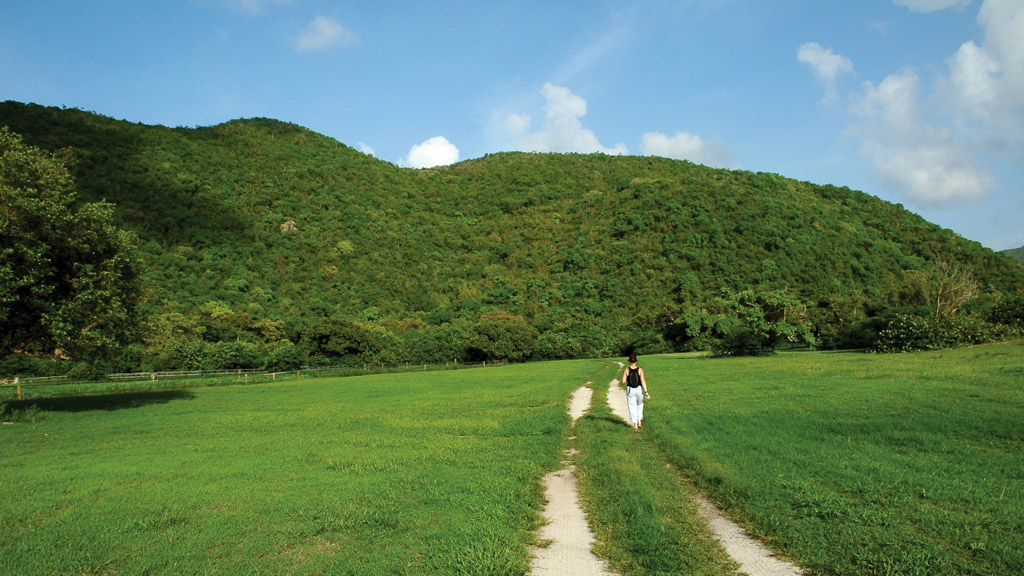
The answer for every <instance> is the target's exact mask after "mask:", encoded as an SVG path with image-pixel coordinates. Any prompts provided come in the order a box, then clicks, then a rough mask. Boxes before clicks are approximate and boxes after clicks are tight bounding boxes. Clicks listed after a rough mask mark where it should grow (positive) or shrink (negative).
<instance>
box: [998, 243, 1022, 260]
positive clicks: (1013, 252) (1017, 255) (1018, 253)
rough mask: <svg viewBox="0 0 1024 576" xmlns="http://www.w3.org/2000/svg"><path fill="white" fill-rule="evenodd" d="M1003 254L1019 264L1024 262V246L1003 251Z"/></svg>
mask: <svg viewBox="0 0 1024 576" xmlns="http://www.w3.org/2000/svg"><path fill="white" fill-rule="evenodd" d="M1003 254H1006V255H1007V256H1009V257H1010V258H1013V259H1014V260H1016V261H1018V262H1024V246H1021V247H1020V248H1010V249H1009V250H1003Z"/></svg>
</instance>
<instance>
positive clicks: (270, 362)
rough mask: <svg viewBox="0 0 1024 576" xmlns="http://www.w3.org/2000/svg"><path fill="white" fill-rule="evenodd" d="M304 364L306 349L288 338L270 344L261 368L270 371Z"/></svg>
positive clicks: (290, 368)
mask: <svg viewBox="0 0 1024 576" xmlns="http://www.w3.org/2000/svg"><path fill="white" fill-rule="evenodd" d="M305 364H306V351H305V350H304V349H303V348H302V346H299V345H297V344H292V343H291V341H289V340H282V341H280V342H278V343H276V344H272V345H271V348H270V350H269V351H268V352H267V355H266V358H265V359H264V363H263V369H264V370H270V371H272V372H281V371H285V370H296V369H298V368H301V367H302V366H304V365H305Z"/></svg>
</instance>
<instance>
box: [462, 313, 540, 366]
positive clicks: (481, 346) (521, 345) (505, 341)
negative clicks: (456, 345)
mask: <svg viewBox="0 0 1024 576" xmlns="http://www.w3.org/2000/svg"><path fill="white" fill-rule="evenodd" d="M539 339H540V333H539V332H538V331H537V329H536V328H534V327H533V326H531V325H529V324H527V323H526V320H524V319H523V318H522V317H519V316H512V315H511V314H508V313H506V312H491V313H488V314H484V315H483V316H482V317H481V318H480V320H479V321H478V322H477V323H476V324H474V325H473V326H472V327H471V328H470V330H469V335H468V336H467V337H466V354H467V356H468V357H469V359H470V360H474V361H478V360H511V361H513V362H522V361H524V360H530V359H532V358H533V357H535V356H536V355H537V353H538V352H539V351H540V345H539Z"/></svg>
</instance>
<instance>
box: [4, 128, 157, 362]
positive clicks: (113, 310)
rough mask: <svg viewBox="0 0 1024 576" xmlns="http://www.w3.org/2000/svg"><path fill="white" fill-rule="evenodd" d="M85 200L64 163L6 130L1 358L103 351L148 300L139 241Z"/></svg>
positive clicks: (107, 208)
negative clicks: (141, 301) (77, 194)
mask: <svg viewBox="0 0 1024 576" xmlns="http://www.w3.org/2000/svg"><path fill="white" fill-rule="evenodd" d="M112 211H113V207H112V206H111V205H109V204H102V203H89V204H79V203H78V202H76V197H75V193H74V189H73V185H72V179H71V176H70V175H69V174H68V171H67V170H66V169H65V167H64V165H63V164H62V163H61V162H60V161H59V160H57V159H55V158H52V157H50V156H48V155H47V154H44V153H43V152H42V151H40V150H38V149H36V148H32V147H30V146H26V145H24V144H23V143H22V141H21V139H20V138H19V137H18V136H17V135H15V134H13V133H11V132H10V131H9V130H8V129H7V128H6V127H0V324H2V326H3V330H0V354H11V353H18V354H36V355H48V356H55V357H61V358H68V357H78V356H83V355H104V354H109V353H110V352H112V351H113V350H115V349H116V348H117V347H118V346H119V345H121V344H123V343H125V342H126V341H128V340H129V338H130V337H131V335H132V334H133V332H134V329H135V324H136V315H135V307H136V305H137V303H138V300H139V298H140V285H139V276H138V263H137V261H136V257H135V250H134V237H133V236H132V235H131V234H129V233H127V232H124V231H121V230H119V229H118V228H116V227H115V226H114V225H113V220H112Z"/></svg>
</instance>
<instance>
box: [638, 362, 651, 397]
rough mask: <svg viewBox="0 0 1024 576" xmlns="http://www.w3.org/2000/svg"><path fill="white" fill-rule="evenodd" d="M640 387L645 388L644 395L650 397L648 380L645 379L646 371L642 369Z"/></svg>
mask: <svg viewBox="0 0 1024 576" xmlns="http://www.w3.org/2000/svg"><path fill="white" fill-rule="evenodd" d="M640 385H641V386H643V387H644V394H647V395H648V396H650V394H651V393H650V392H648V391H647V378H645V377H644V369H643V368H640Z"/></svg>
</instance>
